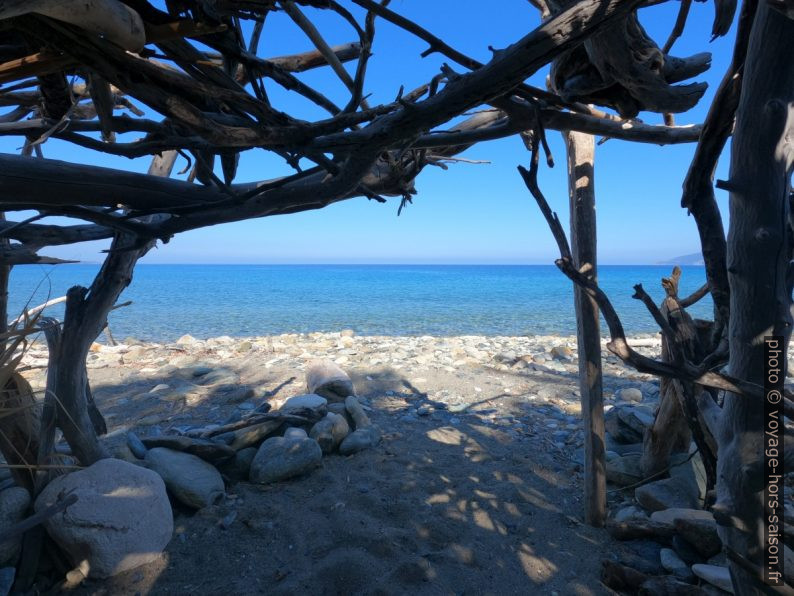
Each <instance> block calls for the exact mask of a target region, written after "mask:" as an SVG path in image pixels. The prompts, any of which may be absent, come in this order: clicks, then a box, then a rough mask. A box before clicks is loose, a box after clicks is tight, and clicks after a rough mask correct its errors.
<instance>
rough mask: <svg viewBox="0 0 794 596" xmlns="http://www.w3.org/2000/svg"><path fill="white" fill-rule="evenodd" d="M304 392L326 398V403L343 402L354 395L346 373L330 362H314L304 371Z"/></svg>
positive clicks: (351, 382)
mask: <svg viewBox="0 0 794 596" xmlns="http://www.w3.org/2000/svg"><path fill="white" fill-rule="evenodd" d="M306 391H307V392H308V393H316V394H317V395H322V396H323V397H325V398H327V399H328V401H332V402H338V401H344V400H345V398H346V397H347V396H348V395H355V394H356V392H355V391H354V389H353V381H351V380H350V377H349V376H347V373H346V372H345V371H343V370H342V369H341V368H339V367H338V366H337V365H336V364H334V363H333V362H331V361H330V360H315V361H314V362H312V363H311V364H309V367H308V368H307V369H306Z"/></svg>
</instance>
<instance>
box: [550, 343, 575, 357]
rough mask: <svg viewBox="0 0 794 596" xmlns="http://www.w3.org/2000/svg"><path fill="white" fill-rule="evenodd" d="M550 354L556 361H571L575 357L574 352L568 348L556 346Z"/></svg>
mask: <svg viewBox="0 0 794 596" xmlns="http://www.w3.org/2000/svg"><path fill="white" fill-rule="evenodd" d="M549 353H550V354H551V357H552V358H554V359H555V360H570V359H571V357H572V356H573V350H572V349H571V348H569V347H568V346H554V347H553V348H552V349H551V350H549Z"/></svg>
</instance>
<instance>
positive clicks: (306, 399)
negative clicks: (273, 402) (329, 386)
mask: <svg viewBox="0 0 794 596" xmlns="http://www.w3.org/2000/svg"><path fill="white" fill-rule="evenodd" d="M327 405H328V400H327V399H326V398H324V397H322V396H320V395H316V394H313V393H306V394H304V395H296V396H294V397H290V398H289V399H288V400H287V401H285V402H284V404H283V405H282V406H281V407H280V408H279V411H280V412H287V411H289V410H300V409H301V408H308V409H310V410H320V411H322V410H323V409H324V408H326V406H327Z"/></svg>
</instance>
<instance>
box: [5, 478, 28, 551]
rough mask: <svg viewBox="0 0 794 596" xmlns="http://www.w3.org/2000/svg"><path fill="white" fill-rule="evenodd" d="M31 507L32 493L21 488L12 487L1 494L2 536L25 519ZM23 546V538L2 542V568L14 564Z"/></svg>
mask: <svg viewBox="0 0 794 596" xmlns="http://www.w3.org/2000/svg"><path fill="white" fill-rule="evenodd" d="M29 506H30V493H29V492H28V491H27V490H25V489H24V488H22V487H20V486H12V487H11V488H7V489H6V490H4V491H1V492H0V534H1V533H2V532H3V531H4V530H7V529H8V528H10V527H11V526H13V525H15V524H18V523H19V522H21V521H22V520H23V519H25V514H26V513H27V510H28V507H29ZM21 545H22V536H21V535H19V536H15V537H14V538H11V539H10V540H7V541H5V542H0V566H2V565H3V564H4V563H9V562H10V563H14V562H15V561H13V559H15V558H16V557H17V555H18V554H19V548H20V546H21Z"/></svg>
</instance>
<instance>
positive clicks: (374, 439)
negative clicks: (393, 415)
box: [339, 426, 380, 455]
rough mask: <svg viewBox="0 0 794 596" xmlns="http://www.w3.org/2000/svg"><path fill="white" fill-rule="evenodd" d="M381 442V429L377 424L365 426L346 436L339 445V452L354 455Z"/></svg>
mask: <svg viewBox="0 0 794 596" xmlns="http://www.w3.org/2000/svg"><path fill="white" fill-rule="evenodd" d="M379 442H380V431H379V430H378V429H377V427H375V426H365V427H362V428H358V429H356V430H354V431H353V432H352V433H350V434H349V435H347V437H345V440H344V441H342V444H341V445H339V453H341V454H342V455H352V454H354V453H358V452H359V451H363V450H364V449H369V448H371V447H375V446H376V445H377V444H378V443H379Z"/></svg>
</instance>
